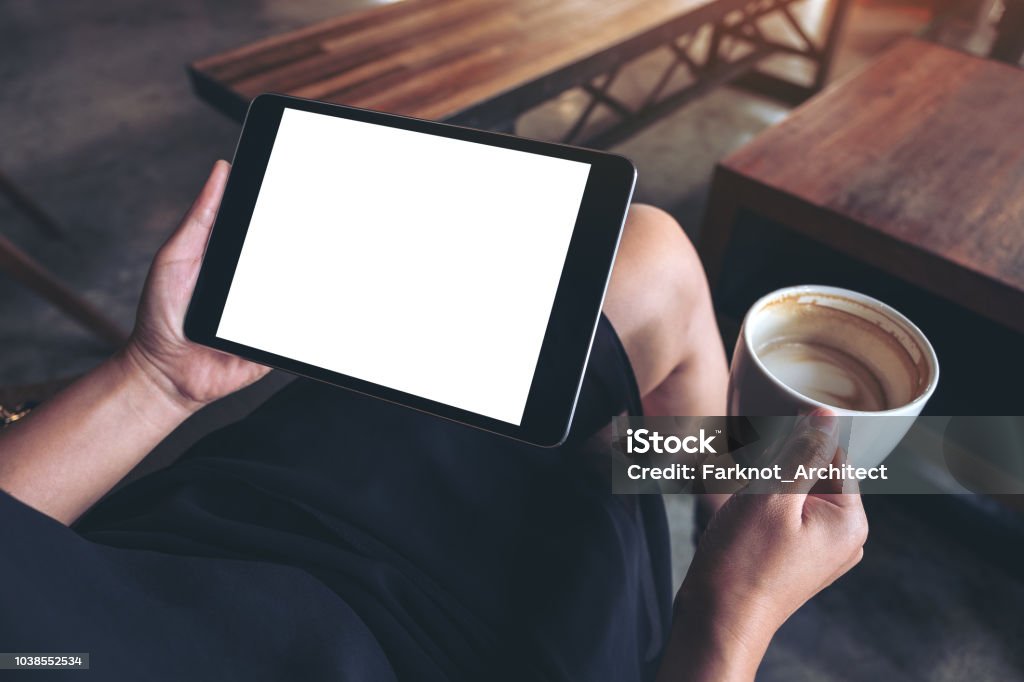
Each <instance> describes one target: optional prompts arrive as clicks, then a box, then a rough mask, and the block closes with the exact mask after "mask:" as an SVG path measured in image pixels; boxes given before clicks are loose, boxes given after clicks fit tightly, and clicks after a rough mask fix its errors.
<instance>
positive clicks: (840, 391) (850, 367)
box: [759, 339, 888, 412]
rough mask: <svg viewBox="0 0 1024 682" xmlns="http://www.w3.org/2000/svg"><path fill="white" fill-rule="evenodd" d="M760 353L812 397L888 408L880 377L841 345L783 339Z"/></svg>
mask: <svg viewBox="0 0 1024 682" xmlns="http://www.w3.org/2000/svg"><path fill="white" fill-rule="evenodd" d="M759 357H760V358H761V362H762V363H764V366H765V367H766V368H767V369H768V371H769V372H771V373H772V374H773V375H774V376H775V377H776V378H777V379H779V380H780V381H781V382H782V383H784V384H786V385H787V386H789V387H791V388H792V389H793V390H795V391H797V392H798V393H800V394H802V395H805V396H807V397H808V398H813V399H814V400H817V401H819V402H822V403H825V404H826V405H833V406H835V407H841V408H843V409H846V410H858V411H861V412H877V411H880V410H885V409H887V408H888V405H887V402H886V399H885V390H884V389H883V388H882V384H881V382H880V381H879V380H878V378H877V377H876V376H875V375H874V374H872V372H871V370H870V369H868V368H867V367H866V366H865V365H864V364H863V363H862V362H860V361H859V360H857V358H855V357H853V356H852V355H850V354H848V353H845V352H843V351H841V350H839V349H838V348H833V347H831V346H827V345H824V344H818V343H808V342H804V341H797V340H786V339H780V340H777V341H774V342H772V343H770V344H767V345H766V346H765V347H764V348H762V349H761V350H760V352H759Z"/></svg>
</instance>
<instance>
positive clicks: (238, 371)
mask: <svg viewBox="0 0 1024 682" xmlns="http://www.w3.org/2000/svg"><path fill="white" fill-rule="evenodd" d="M230 170H231V166H230V164H228V163H227V162H226V161H218V162H217V163H216V164H215V165H214V167H213V171H212V172H211V173H210V177H209V179H207V181H206V185H205V186H204V187H203V189H202V191H201V192H200V193H199V196H198V197H197V198H196V200H195V202H194V203H193V204H192V208H191V209H189V211H188V213H186V214H185V217H184V219H183V220H182V222H181V225H180V226H179V227H178V229H177V230H176V231H175V233H174V234H173V235H172V236H171V238H170V239H169V240H168V241H167V243H166V244H164V246H163V247H162V248H161V249H160V251H159V252H157V254H156V258H155V259H154V260H153V265H152V266H151V267H150V271H149V277H148V278H147V279H146V286H145V289H144V290H143V292H142V301H141V303H140V304H139V312H138V316H137V318H136V322H135V330H134V331H133V332H132V335H131V340H130V341H129V342H128V345H127V346H126V347H125V349H124V350H123V351H122V356H123V357H124V359H125V360H126V361H128V362H129V363H131V364H132V365H134V366H135V368H136V369H138V370H140V371H141V372H143V373H144V374H145V375H146V376H147V377H148V378H149V379H150V380H152V381H153V382H154V383H155V384H156V385H157V386H158V387H159V388H160V389H161V390H162V391H164V392H166V394H167V395H168V396H169V397H170V398H171V399H172V400H174V401H176V402H179V403H180V404H181V405H182V406H183V407H185V408H186V409H188V410H196V409H198V408H200V407H202V406H203V405H206V404H208V403H211V402H213V401H214V400H217V399H218V398H222V397H224V396H226V395H228V394H229V393H233V392H234V391H237V390H238V389H240V388H244V387H245V386H248V385H249V384H251V383H253V382H254V381H256V380H257V379H260V378H261V377H263V376H264V375H265V374H266V373H267V372H268V371H269V368H267V367H264V366H262V365H257V364H256V363H253V362H249V361H247V360H243V359H242V358H239V357H236V356H234V355H228V354H226V353H221V352H220V351H216V350H213V349H212V348H207V347H205V346H200V345H198V344H195V343H193V342H191V341H189V340H188V339H186V338H185V334H184V331H183V323H184V320H185V311H186V309H187V308H188V302H189V300H190V299H191V297H192V291H193V289H195V285H196V278H197V277H198V275H199V266H200V264H201V263H202V260H203V252H204V250H205V248H206V242H207V239H208V238H209V236H210V230H211V229H212V228H213V223H214V220H215V218H216V217H217V209H218V208H219V207H220V200H221V197H222V196H223V194H224V187H225V185H226V184H227V179H228V174H229V173H230Z"/></svg>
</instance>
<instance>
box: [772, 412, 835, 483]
mask: <svg viewBox="0 0 1024 682" xmlns="http://www.w3.org/2000/svg"><path fill="white" fill-rule="evenodd" d="M838 447H839V419H838V417H836V415H835V413H834V412H832V411H831V410H829V409H827V408H818V409H816V410H814V411H813V412H811V413H810V414H809V415H807V417H806V418H805V419H802V420H801V421H800V422H798V423H797V425H796V427H795V428H794V429H793V433H791V434H790V436H789V438H788V439H787V441H786V443H785V444H784V445H783V446H782V449H781V450H780V452H779V459H778V464H779V466H780V467H781V471H782V476H783V480H785V481H793V483H792V484H789V486H788V487H787V492H792V493H795V494H797V495H806V494H807V493H809V492H810V491H811V488H813V487H814V485H815V483H816V482H817V478H816V477H815V476H813V475H811V476H806V475H804V476H800V475H799V474H800V473H801V472H802V473H804V474H807V473H808V472H809V471H813V470H816V469H819V468H821V467H827V466H828V465H829V464H830V463H831V462H832V458H833V457H834V456H835V453H836V449H837V448H838ZM801 467H802V468H801Z"/></svg>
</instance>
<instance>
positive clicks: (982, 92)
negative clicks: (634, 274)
mask: <svg viewBox="0 0 1024 682" xmlns="http://www.w3.org/2000/svg"><path fill="white" fill-rule="evenodd" d="M747 212H749V213H752V214H754V215H756V216H760V217H762V218H767V219H769V220H770V221H772V222H774V223H777V224H779V225H781V226H783V227H784V228H788V229H790V230H793V231H794V232H796V233H799V234H800V235H803V236H805V237H808V238H810V239H813V240H816V241H818V242H821V243H823V244H825V245H827V246H829V247H831V248H833V249H835V250H837V251H840V252H843V253H845V254H847V255H849V256H852V257H853V258H855V259H858V260H860V261H862V262H864V263H867V264H869V265H872V266H874V267H877V268H879V269H881V270H883V271H887V272H888V273H890V274H893V275H895V276H897V277H900V278H902V279H904V280H906V281H908V282H910V283H911V284H913V285H916V286H918V287H921V288H922V289H924V290H926V291H929V292H931V293H933V294H937V295H939V296H940V297H942V298H945V299H947V300H949V301H953V302H955V303H958V304H960V305H962V306H964V307H965V308H967V309H969V310H972V311H974V312H975V313H978V314H981V315H983V316H986V317H988V318H990V319H993V320H995V321H997V322H1000V323H1002V324H1004V325H1006V326H1008V327H1010V328H1011V329H1014V330H1016V331H1018V332H1024V70H1021V69H1018V68H1015V67H1012V66H1008V65H1005V64H1002V63H999V62H994V61H989V60H985V59H980V58H977V57H972V56H968V55H965V54H962V53H959V52H955V51H953V50H949V49H946V48H944V47H939V46H937V45H932V44H930V43H925V42H922V41H918V40H912V39H908V40H905V41H903V42H900V43H899V44H898V45H896V46H895V47H894V48H892V49H891V50H890V51H888V52H887V53H885V55H884V56H882V57H881V58H880V59H878V60H877V61H876V62H874V63H873V64H871V65H870V66H869V67H868V68H866V69H865V70H863V71H861V72H860V73H858V74H856V75H855V76H853V77H851V78H849V79H848V80H845V81H844V82H841V83H837V84H835V85H833V86H831V87H830V88H828V89H827V90H826V91H825V92H823V93H822V94H821V95H819V96H817V97H815V98H813V99H811V100H810V101H809V102H807V103H806V104H805V105H803V106H802V107H800V108H798V109H797V110H795V111H794V112H793V113H792V114H791V115H790V116H789V117H787V118H786V119H785V120H783V121H782V122H781V123H779V124H778V125H776V126H774V127H772V128H769V129H768V130H766V131H764V132H763V133H761V134H760V135H759V136H758V137H756V138H755V139H754V140H753V141H752V142H750V143H749V144H747V145H745V146H744V147H742V148H741V149H740V150H739V151H737V152H736V153H734V154H732V155H731V156H729V157H728V158H726V159H725V160H724V161H722V162H721V163H720V164H719V165H718V167H717V169H716V171H715V175H714V180H713V183H712V190H711V198H710V200H709V205H708V212H707V214H706V217H705V223H704V227H703V232H702V239H701V254H702V257H703V259H704V263H705V267H706V268H707V271H708V276H709V279H710V280H711V282H712V286H713V287H714V285H715V283H716V282H717V280H718V278H719V276H720V274H721V268H722V263H723V259H724V256H725V252H726V249H727V246H728V243H729V237H730V234H731V232H732V229H733V226H734V224H735V223H736V221H737V218H738V217H739V216H741V215H742V214H744V213H747Z"/></svg>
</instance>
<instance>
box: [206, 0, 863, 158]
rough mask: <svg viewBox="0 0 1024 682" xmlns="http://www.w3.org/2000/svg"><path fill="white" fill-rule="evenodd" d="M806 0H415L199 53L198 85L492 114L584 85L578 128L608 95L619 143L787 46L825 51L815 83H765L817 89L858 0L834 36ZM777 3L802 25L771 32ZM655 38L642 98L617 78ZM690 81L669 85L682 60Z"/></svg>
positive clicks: (815, 59) (238, 110)
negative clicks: (787, 34)
mask: <svg viewBox="0 0 1024 682" xmlns="http://www.w3.org/2000/svg"><path fill="white" fill-rule="evenodd" d="M797 1H798V0H601V2H593V1H592V0H514V1H509V0H505V1H502V0H404V1H403V2H398V3H395V4H390V5H383V6H378V7H374V8H371V9H365V10H359V11H355V12H352V13H349V14H345V15H342V16H339V17H336V18H333V19H328V20H326V21H322V22H320V23H318V24H314V25H312V26H308V27H306V28H303V29H299V30H297V31H293V32H291V33H286V34H283V35H279V36H274V37H271V38H267V39H265V40H261V41H258V42H256V43H253V44H250V45H246V46H243V47H240V48H237V49H234V50H230V51H228V52H225V53H223V54H219V55H216V56H213V57H209V58H206V59H201V60H199V61H197V62H195V63H194V64H192V65H190V67H189V74H190V76H191V79H192V83H193V86H194V88H195V90H196V92H197V93H198V94H199V95H200V96H201V97H203V98H204V99H206V100H207V101H209V102H210V103H211V104H213V105H214V106H216V107H217V108H219V109H221V110H222V111H224V112H225V113H227V114H228V115H230V116H232V117H233V118H235V119H238V120H241V118H242V117H243V116H244V114H245V110H246V107H247V106H248V103H249V101H250V100H251V99H252V98H253V97H255V96H256V95H258V94H260V93H262V92H280V93H285V94H290V95H295V96H299V97H307V98H312V99H320V100H327V101H331V102H338V103H342V104H348V105H351V106H357V107H363V108H367V109H376V110H381V111H388V112H391V113H397V114H404V115H408V116H415V117H419V118H428V119H434V120H444V121H449V122H455V123H461V124H465V125H472V126H476V127H482V128H498V129H506V130H507V129H510V127H511V125H512V123H513V122H514V120H515V118H516V117H517V116H518V115H519V114H521V113H523V112H524V111H526V110H527V109H529V108H532V107H534V106H536V105H538V104H540V103H541V102H544V101H546V100H548V99H551V98H552V97H554V96H555V95H558V94H559V93H561V92H563V91H565V90H568V89H570V88H574V87H582V88H583V89H584V90H585V91H586V92H587V93H588V94H589V95H590V97H591V102H590V104H589V105H588V106H587V107H586V108H585V111H584V114H583V116H582V117H581V120H580V121H578V122H577V124H576V125H573V126H572V127H571V130H570V131H569V134H567V136H566V138H567V141H578V140H577V138H578V135H579V133H580V132H581V131H583V129H584V127H585V124H586V122H587V119H588V118H589V117H590V116H591V114H593V111H594V109H595V108H596V107H597V106H598V105H604V106H606V107H607V108H609V109H611V110H612V111H613V112H615V113H616V114H618V117H619V119H620V125H618V126H616V127H615V128H614V129H612V130H606V131H605V132H604V133H603V134H602V138H601V139H600V140H598V141H594V140H591V142H592V143H595V142H598V143H600V144H611V143H613V142H615V141H617V140H618V139H621V138H622V137H625V136H626V135H628V134H630V133H631V132H633V131H634V130H636V129H637V128H638V127H641V126H644V125H647V124H649V123H650V122H652V121H653V120H656V119H657V118H660V117H661V116H663V115H664V114H666V113H668V112H669V111H671V110H674V109H675V108H676V107H678V106H680V105H682V104H684V103H685V102H687V101H689V100H690V99H693V98H694V97H696V96H699V95H700V94H703V93H704V92H706V91H707V90H708V89H710V88H712V87H715V86H717V85H719V84H722V83H725V82H728V81H732V80H734V79H736V78H739V77H741V76H744V75H749V73H750V72H751V71H752V70H753V69H754V68H755V67H756V65H757V63H758V62H760V61H761V60H762V59H763V58H765V57H766V56H768V55H771V54H778V53H780V52H783V53H786V54H796V55H800V56H802V57H804V58H805V59H807V60H810V62H811V63H812V64H813V65H814V67H815V68H816V73H817V76H816V77H815V78H814V80H813V82H812V83H809V84H805V85H803V86H799V85H798V86H794V84H792V83H786V82H783V81H780V80H778V79H772V78H770V77H767V76H761V77H760V84H761V85H764V84H765V83H767V84H768V85H769V86H770V85H773V84H774V85H777V86H779V88H780V91H785V92H788V93H793V92H796V93H797V95H798V96H806V95H808V94H810V93H811V92H813V91H815V90H817V89H818V88H819V87H820V86H821V84H822V83H823V82H824V75H825V73H826V72H827V70H828V67H829V64H830V61H831V58H832V54H833V51H834V46H835V42H836V40H835V39H836V36H837V34H838V27H839V25H840V21H841V19H842V16H843V14H844V13H845V10H846V7H847V5H848V4H849V0H830V2H831V3H832V5H831V6H832V8H833V11H832V12H831V15H830V16H831V20H830V21H828V22H825V23H824V24H823V26H824V29H825V30H824V33H825V37H824V38H819V39H815V38H812V37H810V35H809V34H810V33H813V31H811V30H810V29H807V28H806V27H804V26H803V25H802V24H801V22H800V20H798V19H797V18H796V16H795V14H794V12H793V11H792V10H791V8H790V6H791V5H792V4H794V2H797ZM769 15H777V17H779V18H781V20H782V21H785V22H788V23H789V24H790V26H791V27H796V28H793V29H792V31H791V34H792V35H796V36H798V37H799V36H802V37H800V38H799V39H798V40H797V41H796V42H795V43H793V42H785V41H784V40H779V39H770V38H768V37H767V34H766V33H765V31H763V30H762V29H761V27H760V25H761V22H763V20H764V19H765V18H766V17H768V16H769ZM656 49H667V50H669V51H671V53H672V54H673V61H672V63H671V64H669V65H668V66H667V67H666V70H665V72H664V73H663V74H662V77H661V78H660V79H659V80H658V82H657V84H656V85H655V86H654V88H653V89H652V90H651V92H650V95H649V96H648V97H647V98H646V101H644V102H643V103H642V105H640V106H636V105H633V106H631V105H629V104H627V103H625V102H622V101H620V100H618V99H616V98H615V97H613V96H612V94H611V93H610V92H609V88H610V86H611V84H612V82H613V81H614V80H615V78H616V76H617V75H618V74H619V70H620V68H621V67H622V66H623V65H624V64H626V63H627V62H629V61H631V60H634V59H636V58H638V57H640V56H642V55H644V54H647V53H650V52H652V51H653V50H656ZM679 69H685V70H686V71H688V72H689V74H690V79H689V83H688V85H687V86H686V87H683V88H682V89H676V90H675V91H672V92H665V91H666V90H668V88H667V87H666V86H667V85H669V83H670V80H671V79H672V78H673V77H674V76H678V70H679Z"/></svg>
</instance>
